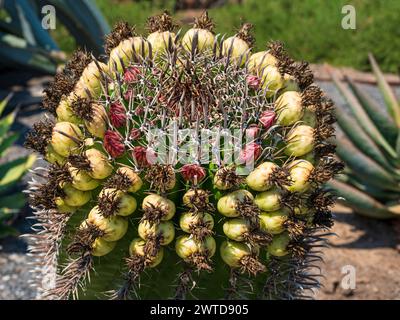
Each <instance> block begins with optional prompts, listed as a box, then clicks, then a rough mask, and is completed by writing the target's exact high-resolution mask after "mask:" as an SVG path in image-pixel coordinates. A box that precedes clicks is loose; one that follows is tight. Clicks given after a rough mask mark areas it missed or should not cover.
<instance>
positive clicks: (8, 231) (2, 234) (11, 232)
mask: <svg viewBox="0 0 400 320" xmlns="http://www.w3.org/2000/svg"><path fill="white" fill-rule="evenodd" d="M0 213H1V212H0ZM10 236H18V231H17V230H16V229H15V228H13V227H11V226H7V225H4V224H0V239H3V238H6V237H10Z"/></svg>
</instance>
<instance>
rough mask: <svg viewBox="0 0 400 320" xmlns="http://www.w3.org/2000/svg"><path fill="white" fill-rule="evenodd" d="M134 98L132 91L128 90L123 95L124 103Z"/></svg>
mask: <svg viewBox="0 0 400 320" xmlns="http://www.w3.org/2000/svg"><path fill="white" fill-rule="evenodd" d="M134 96H135V91H133V89H128V90H126V92H125V93H124V99H125V101H130V100H131V99H132V98H133V97H134Z"/></svg>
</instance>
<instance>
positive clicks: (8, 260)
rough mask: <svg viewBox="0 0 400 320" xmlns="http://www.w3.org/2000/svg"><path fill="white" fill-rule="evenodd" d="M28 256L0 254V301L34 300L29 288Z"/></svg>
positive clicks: (33, 292)
mask: <svg viewBox="0 0 400 320" xmlns="http://www.w3.org/2000/svg"><path fill="white" fill-rule="evenodd" d="M27 263H28V256H27V255H26V254H25V253H0V300H15V299H17V300H19V299H24V300H27V299H34V298H35V295H36V291H35V290H34V289H33V288H31V287H30V286H29V281H30V280H31V278H32V277H31V274H30V272H29V267H28V265H27Z"/></svg>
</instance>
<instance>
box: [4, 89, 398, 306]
mask: <svg viewBox="0 0 400 320" xmlns="http://www.w3.org/2000/svg"><path fill="white" fill-rule="evenodd" d="M320 85H321V87H322V88H323V89H324V90H325V92H326V93H327V94H328V95H329V96H331V97H332V98H333V99H334V100H335V102H336V103H337V104H343V103H344V101H343V99H342V97H341V96H340V95H339V94H338V92H337V90H336V88H335V87H334V86H333V85H332V84H331V83H329V82H323V83H320ZM363 86H364V87H365V88H366V89H367V90H368V91H369V93H370V94H371V95H372V96H373V97H374V98H376V99H377V100H378V101H379V102H382V98H381V97H380V95H379V93H378V90H377V89H376V88H375V87H374V86H371V85H363ZM398 93H399V96H400V88H399V90H398ZM41 117H42V114H41V113H38V112H32V110H24V111H22V112H21V114H20V116H19V118H18V121H17V123H16V125H15V130H16V131H19V132H21V137H23V136H24V134H25V132H26V131H27V130H28V129H29V127H30V126H31V125H32V124H33V123H34V122H35V121H37V120H38V119H39V118H41ZM22 142H23V138H21V139H20V141H19V143H20V144H22ZM22 154H26V150H24V149H23V148H22V147H21V146H15V147H13V152H12V153H11V154H10V158H13V157H15V156H20V155H22ZM39 164H42V163H41V162H38V163H37V165H39ZM27 179H29V177H25V179H24V180H25V181H26V180H27ZM360 219H362V218H360V217H355V216H354V215H348V216H346V219H345V221H340V222H339V227H340V229H338V230H336V231H338V232H337V233H338V235H339V237H340V236H341V232H340V230H341V229H343V230H352V228H353V226H354V225H356V224H360V222H359V220H360ZM379 223H380V222H379ZM381 225H382V224H381ZM362 227H363V228H364V230H363V231H364V232H365V234H367V235H368V234H370V233H371V234H375V237H376V238H377V239H376V241H377V242H379V241H382V239H385V238H386V237H387V235H388V234H390V233H391V232H392V231H391V230H392V227H391V226H390V225H389V224H383V225H382V226H381V228H383V229H384V230H381V231H382V232H381V233H380V234H376V232H375V233H374V229H375V227H374V223H369V224H366V225H363V226H362ZM17 228H18V229H19V230H20V232H21V233H26V232H29V231H28V230H29V224H28V223H27V222H26V220H25V219H22V218H21V220H20V221H17ZM366 249H368V250H366ZM379 249H382V248H380V247H379V246H377V247H374V246H371V239H370V238H368V237H365V238H362V239H359V240H358V242H357V248H353V249H352V250H348V251H344V250H342V249H337V248H335V247H333V248H330V249H329V251H328V252H327V254H328V255H327V258H328V259H327V261H328V262H329V265H328V267H324V270H323V272H324V274H325V275H326V276H327V280H326V285H327V288H328V289H326V290H323V291H321V292H320V293H319V294H318V295H317V298H322V299H329V298H332V297H334V298H336V299H347V298H348V297H347V296H346V295H332V294H331V293H330V292H329V290H330V289H329V288H331V287H332V285H333V286H334V285H335V283H336V281H337V277H338V276H337V273H338V270H339V269H337V270H336V269H334V270H333V269H332V268H333V267H334V266H335V264H334V262H335V261H336V260H337V259H336V257H337V254H338V252H339V251H336V250H341V251H340V259H341V260H340V261H341V262H343V263H344V264H346V261H350V262H352V263H358V264H359V263H360V261H358V260H357V261H355V260H354V259H353V260H352V257H357V254H355V252H356V253H357V252H358V253H360V252H362V254H363V255H364V257H365V259H363V260H362V262H363V263H365V264H366V267H365V268H364V269H362V270H364V274H363V276H364V282H365V278H368V277H369V276H370V275H369V274H368V272H367V271H365V270H368V266H369V263H370V262H368V257H369V256H373V255H374V254H376V253H377V252H375V251H376V250H379ZM357 250H358V251H357ZM388 250H389V251H390V252H389V253H390V254H388V255H387V256H385V257H386V258H385V259H388V258H387V257H390V256H392V255H395V254H396V251H395V250H392V249H390V248H389V249H388ZM385 252H386V251H385ZM394 258H395V259H398V257H394ZM396 261H398V260H396ZM27 263H28V256H27V255H26V243H24V241H23V240H21V239H18V240H17V241H15V239H14V240H10V239H7V240H5V241H3V242H1V243H0V300H1V299H34V298H35V294H36V292H35V290H34V289H32V288H30V286H29V281H30V280H31V279H32V275H31V274H30V272H29V266H28V264H27ZM397 266H398V263H397ZM381 267H382V265H381V264H379V268H381ZM338 268H339V267H338ZM381 270H382V269H381ZM331 275H332V276H331ZM380 281H381V283H380V285H379V289H378V291H376V292H375V293H376V294H375V295H374V292H372V293H371V292H370V294H369V295H362V294H360V295H358V296H357V297H360V298H367V299H368V298H379V297H380V296H383V297H385V298H387V299H391V298H392V299H396V298H397V299H399V298H400V296H399V292H398V290H397V291H396V290H394V289H393V291H392V292H383V293H382V291H384V290H385V288H386V287H388V288H391V287H392V286H390V285H389V282H390V277H389V278H382V279H380ZM385 281H387V282H388V285H387V286H386V285H385ZM332 283H333V284H332ZM366 289H367V290H369V289H370V288H366ZM379 294H380V296H379Z"/></svg>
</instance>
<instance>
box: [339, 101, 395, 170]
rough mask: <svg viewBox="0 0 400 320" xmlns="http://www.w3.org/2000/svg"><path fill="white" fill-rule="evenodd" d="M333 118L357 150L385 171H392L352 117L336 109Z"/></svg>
mask: <svg viewBox="0 0 400 320" xmlns="http://www.w3.org/2000/svg"><path fill="white" fill-rule="evenodd" d="M335 116H336V119H337V122H338V124H339V125H340V128H341V129H342V130H343V131H344V132H345V134H346V135H347V137H348V138H349V139H350V140H351V141H352V142H353V143H354V145H355V146H356V147H357V148H358V149H360V150H361V151H362V152H364V153H365V154H366V155H367V156H369V157H371V158H372V159H373V160H375V161H376V162H377V163H379V164H380V165H381V166H383V167H384V168H385V169H386V170H388V171H393V167H392V166H391V165H390V163H389V162H388V161H387V160H386V158H385V156H384V155H383V154H382V152H381V151H380V149H379V148H378V147H377V146H376V144H375V143H374V142H373V141H372V139H371V138H370V137H369V136H368V135H367V134H366V133H365V131H364V130H363V128H362V127H361V126H360V125H359V124H358V122H357V121H356V120H355V119H354V117H353V116H352V115H350V114H348V113H347V112H345V111H342V110H338V109H336V111H335Z"/></svg>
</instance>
